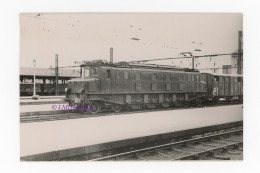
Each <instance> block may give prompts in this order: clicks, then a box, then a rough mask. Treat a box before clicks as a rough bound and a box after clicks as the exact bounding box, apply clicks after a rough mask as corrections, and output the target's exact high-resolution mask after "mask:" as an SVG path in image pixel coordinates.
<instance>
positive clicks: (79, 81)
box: [65, 66, 99, 107]
mask: <svg viewBox="0 0 260 173" xmlns="http://www.w3.org/2000/svg"><path fill="white" fill-rule="evenodd" d="M80 71H81V72H80V78H75V79H72V80H69V81H68V87H67V88H66V89H65V93H66V98H65V100H66V101H67V102H68V103H69V105H70V106H72V107H86V106H88V105H89V103H88V87H89V85H91V84H92V83H96V82H98V81H99V79H98V78H97V73H96V68H92V67H89V66H83V67H81V70H80Z"/></svg>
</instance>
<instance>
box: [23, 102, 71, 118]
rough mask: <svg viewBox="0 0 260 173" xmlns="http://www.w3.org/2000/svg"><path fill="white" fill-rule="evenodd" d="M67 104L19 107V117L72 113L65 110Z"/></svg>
mask: <svg viewBox="0 0 260 173" xmlns="http://www.w3.org/2000/svg"><path fill="white" fill-rule="evenodd" d="M67 105H68V103H66V102H64V103H62V104H58V103H52V104H41V105H20V116H33V115H49V114H63V113H68V112H72V110H69V109H66V106H67Z"/></svg>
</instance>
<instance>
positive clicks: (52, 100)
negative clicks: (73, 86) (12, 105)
mask: <svg viewBox="0 0 260 173" xmlns="http://www.w3.org/2000/svg"><path fill="white" fill-rule="evenodd" d="M61 103H65V96H41V97H40V99H39V100H35V99H32V97H20V105H39V104H61Z"/></svg>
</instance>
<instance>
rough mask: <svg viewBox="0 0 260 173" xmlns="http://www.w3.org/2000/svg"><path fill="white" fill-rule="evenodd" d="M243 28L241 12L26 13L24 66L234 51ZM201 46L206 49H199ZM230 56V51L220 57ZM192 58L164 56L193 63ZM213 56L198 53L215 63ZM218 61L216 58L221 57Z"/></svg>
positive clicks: (23, 23) (183, 64)
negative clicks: (56, 62) (56, 55)
mask: <svg viewBox="0 0 260 173" xmlns="http://www.w3.org/2000/svg"><path fill="white" fill-rule="evenodd" d="M238 31H243V16H242V14H240V13H72V14H69V13H57V14H54V13H47V14H45V13H39V14H37V13H35V14H31V13H30V14H29V13H28V14H26V13H22V14H20V66H21V67H33V59H34V58H35V59H36V62H37V63H36V66H37V67H46V68H48V67H50V66H54V65H55V54H58V55H59V66H73V65H75V63H74V62H75V61H83V60H86V61H89V60H97V59H103V60H107V61H109V56H110V55H109V51H110V50H109V49H110V47H113V49H114V62H119V61H135V60H143V59H154V58H168V57H176V56H180V55H179V54H180V53H181V52H192V53H193V55H205V54H216V53H232V52H234V51H235V50H237V49H238ZM195 49H199V50H201V51H199V52H198V51H194V50H195ZM218 60H220V61H226V60H227V57H222V58H219V59H218ZM190 61H191V60H190V59H188V60H187V59H184V60H168V61H160V62H151V63H160V64H166V65H169V64H170V65H175V66H181V67H191V63H190ZM213 61H214V60H212V59H206V58H201V59H196V61H195V62H196V63H197V66H198V68H200V67H199V66H200V65H202V64H204V66H205V64H207V66H212V65H213V63H214V62H213ZM215 61H216V60H215Z"/></svg>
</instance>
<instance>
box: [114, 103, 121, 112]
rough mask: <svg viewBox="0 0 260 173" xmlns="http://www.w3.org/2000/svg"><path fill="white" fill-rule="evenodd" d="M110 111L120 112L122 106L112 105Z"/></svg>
mask: <svg viewBox="0 0 260 173" xmlns="http://www.w3.org/2000/svg"><path fill="white" fill-rule="evenodd" d="M112 109H113V111H114V112H120V111H121V110H122V105H120V104H113V106H112Z"/></svg>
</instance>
